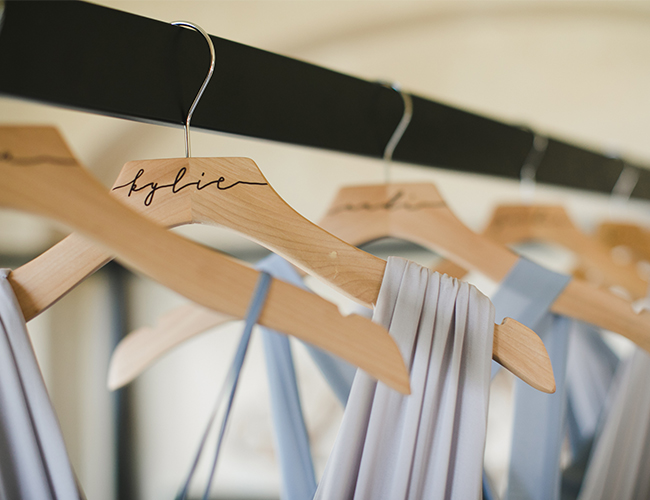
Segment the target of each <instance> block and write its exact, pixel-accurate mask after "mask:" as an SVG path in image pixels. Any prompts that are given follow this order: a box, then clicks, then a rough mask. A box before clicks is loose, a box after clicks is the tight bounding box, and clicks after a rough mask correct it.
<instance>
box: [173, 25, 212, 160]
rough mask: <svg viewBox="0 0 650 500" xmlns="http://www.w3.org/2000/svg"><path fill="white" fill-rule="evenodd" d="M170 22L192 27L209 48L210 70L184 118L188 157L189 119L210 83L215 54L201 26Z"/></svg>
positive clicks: (187, 156) (189, 152) (187, 155)
mask: <svg viewBox="0 0 650 500" xmlns="http://www.w3.org/2000/svg"><path fill="white" fill-rule="evenodd" d="M171 24H172V26H182V27H184V28H190V29H193V30H194V31H198V32H199V33H201V34H202V35H203V38H205V39H206V41H207V42H208V47H209V48H210V70H209V71H208V75H207V76H206V77H205V80H203V85H201V88H200V89H199V92H198V94H196V97H195V98H194V102H192V105H191V106H190V109H189V111H188V112H187V118H186V120H185V157H186V158H189V157H190V156H191V150H190V121H191V120H192V115H193V114H194V110H195V109H196V106H197V104H198V103H199V100H200V99H201V97H202V96H203V92H204V91H205V88H206V87H207V86H208V83H210V79H211V78H212V74H213V73H214V67H215V64H216V62H217V55H216V52H215V50H214V44H213V43H212V40H211V39H210V35H208V34H207V33H206V32H205V30H204V29H203V28H201V27H200V26H197V25H196V24H192V23H188V22H187V21H174V22H173V23H171Z"/></svg>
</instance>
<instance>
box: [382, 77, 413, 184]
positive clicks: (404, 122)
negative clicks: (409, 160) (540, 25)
mask: <svg viewBox="0 0 650 500" xmlns="http://www.w3.org/2000/svg"><path fill="white" fill-rule="evenodd" d="M382 85H384V86H385V87H389V88H391V89H393V90H394V91H395V92H398V93H399V95H400V96H402V100H403V101H404V114H403V115H402V119H401V120H400V122H399V123H398V124H397V128H395V131H394V132H393V135H392V136H391V138H390V139H389V141H388V143H387V144H386V149H384V176H385V178H386V184H388V183H389V181H390V175H389V173H390V162H391V161H392V160H393V153H394V152H395V148H396V147H397V145H398V144H399V141H400V140H401V139H402V136H403V135H404V132H406V129H407V128H408V126H409V123H411V118H412V117H413V100H412V99H411V96H410V94H407V93H405V92H402V91H401V89H400V86H399V84H398V83H392V84H391V83H382Z"/></svg>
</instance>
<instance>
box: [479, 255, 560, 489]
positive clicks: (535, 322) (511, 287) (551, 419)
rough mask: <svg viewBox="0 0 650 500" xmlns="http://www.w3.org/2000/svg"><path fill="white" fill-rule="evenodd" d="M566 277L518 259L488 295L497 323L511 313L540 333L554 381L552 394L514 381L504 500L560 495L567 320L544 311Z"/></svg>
mask: <svg viewBox="0 0 650 500" xmlns="http://www.w3.org/2000/svg"><path fill="white" fill-rule="evenodd" d="M569 280H570V278H569V277H568V276H565V275H562V274H559V273H555V272H553V271H549V270H548V269H546V268H544V267H542V266H539V265H537V264H535V263H533V262H531V261H529V260H527V259H524V258H520V259H519V261H518V262H517V264H516V265H515V266H514V267H513V268H512V269H511V271H510V272H509V273H508V276H506V278H505V279H504V280H503V282H502V283H501V285H500V287H499V290H498V291H497V293H496V294H495V295H494V297H493V298H492V301H493V303H494V307H495V310H496V318H497V321H501V320H503V318H505V317H511V318H513V319H516V320H517V321H519V322H521V323H523V324H524V325H526V326H527V327H529V328H532V329H533V330H535V331H536V332H537V333H538V334H539V335H540V337H541V338H542V340H543V341H544V345H545V346H546V350H547V351H548V354H549V357H550V359H551V364H552V366H553V373H554V375H555V383H556V391H555V393H554V394H544V393H542V392H540V391H537V390H535V389H533V388H532V387H530V386H529V385H527V384H525V383H524V382H522V381H521V380H519V379H517V380H515V410H514V422H513V436H512V448H511V455H510V456H511V458H510V467H509V471H508V487H507V490H506V498H507V499H508V500H556V499H559V496H560V484H561V482H560V480H561V471H560V452H561V447H562V441H563V439H564V428H565V427H564V426H565V419H566V384H565V376H566V366H567V350H568V344H569V330H570V326H571V320H569V319H566V318H563V317H560V316H556V315H554V314H550V313H548V310H549V308H550V306H551V304H552V303H553V302H554V301H555V299H556V297H557V296H558V295H559V294H560V293H561V292H562V290H563V289H564V287H565V286H566V284H567V283H568V282H569ZM497 366H498V365H497ZM487 496H489V497H491V498H494V493H493V492H488V495H487Z"/></svg>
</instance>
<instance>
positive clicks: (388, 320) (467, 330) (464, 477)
mask: <svg viewBox="0 0 650 500" xmlns="http://www.w3.org/2000/svg"><path fill="white" fill-rule="evenodd" d="M373 321H375V322H377V323H379V324H381V325H383V326H384V327H386V328H387V329H388V330H389V332H390V334H391V335H392V336H393V338H394V339H395V341H396V343H397V345H398V347H399V349H400V351H401V353H402V355H403V357H404V359H405V362H406V364H407V367H408V368H409V370H410V373H411V391H412V393H411V395H408V396H406V395H402V394H399V393H398V392H396V391H394V390H392V389H390V388H388V387H386V386H385V385H384V384H382V383H380V382H377V381H375V380H374V379H372V378H370V377H369V376H368V375H366V374H365V373H363V372H362V371H358V372H357V375H356V377H355V379H354V383H353V385H352V390H351V392H350V398H349V401H348V405H347V407H346V410H345V413H344V416H343V421H342V424H341V429H340V431H339V434H338V436H337V439H336V442H335V445H334V449H333V451H332V453H331V456H330V459H329V461H328V463H327V466H326V469H325V472H324V475H323V478H322V479H321V482H320V484H319V486H318V490H317V492H316V495H315V497H314V498H316V499H319V500H345V499H353V498H354V499H373V500H381V499H387V500H388V499H390V500H399V499H421V498H435V499H458V500H461V499H462V500H471V499H478V498H480V496H481V471H482V466H483V450H484V445H485V431H486V424H487V406H488V390H489V381H490V363H491V358H492V336H493V331H494V308H493V307H492V304H491V302H490V301H489V299H488V298H487V297H485V296H484V295H483V294H482V293H481V292H479V291H478V290H477V289H476V288H475V287H473V286H471V285H469V284H467V283H464V282H461V281H458V280H456V279H453V278H450V277H448V276H446V275H440V274H438V273H435V272H432V271H430V270H428V269H425V268H423V267H421V266H419V265H417V264H415V263H412V262H409V261H406V260H404V259H399V258H395V257H391V258H389V260H388V265H387V267H386V272H385V275H384V279H383V282H382V286H381V290H380V293H379V298H378V301H377V306H376V309H375V312H374V315H373Z"/></svg>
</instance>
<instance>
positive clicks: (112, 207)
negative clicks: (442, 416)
mask: <svg viewBox="0 0 650 500" xmlns="http://www.w3.org/2000/svg"><path fill="white" fill-rule="evenodd" d="M0 151H1V152H2V156H1V157H0V175H2V177H3V183H2V187H1V189H0V204H1V205H2V206H5V207H10V208H14V209H18V210H23V211H27V212H32V213H36V214H40V215H44V216H46V217H49V218H52V219H55V220H58V221H59V222H62V223H64V224H66V225H68V226H71V227H73V228H74V229H76V230H79V231H80V232H82V233H83V234H85V235H86V236H88V237H90V238H92V239H95V240H97V241H99V242H101V243H102V244H103V245H105V246H106V247H108V248H111V250H113V251H115V252H116V254H117V255H119V257H120V260H122V261H123V262H124V263H125V264H126V265H127V266H129V267H131V268H132V269H136V270H138V271H140V272H142V273H143V274H146V275H147V276H149V277H151V278H152V279H154V280H156V281H158V282H159V283H161V284H163V285H165V286H167V287H169V288H172V289H174V290H176V291H177V292H179V293H181V294H182V295H184V296H186V297H187V298H189V299H190V300H193V301H195V302H197V303H199V304H202V305H204V306H206V307H210V308H212V309H215V310H218V311H222V312H226V313H228V314H232V315H233V316H236V317H243V315H244V314H245V311H246V308H247V305H248V301H249V299H250V296H251V294H252V292H253V290H254V287H255V282H256V276H257V272H256V271H255V270H253V269H251V268H248V267H246V266H243V265H241V264H239V263H237V262H235V261H233V260H231V259H228V258H226V257H224V256H221V255H220V254H218V253H217V252H213V251H210V250H209V249H207V248H204V247H201V246H200V245H196V244H194V243H192V242H190V241H187V240H185V239H184V238H182V237H180V236H178V235H176V234H173V233H170V232H168V231H166V230H165V229H164V228H162V227H160V226H157V225H155V224H153V223H151V222H149V221H147V220H146V219H144V218H143V217H141V216H139V215H138V214H136V213H135V212H134V211H132V210H131V209H129V208H128V207H126V206H125V205H123V204H122V203H119V202H117V201H116V200H115V198H114V197H112V196H109V195H108V194H107V193H106V191H105V190H104V187H103V186H102V185H101V184H100V183H99V182H97V181H95V180H94V179H93V178H92V177H91V176H90V175H88V174H87V173H86V172H85V171H84V170H83V169H82V168H81V167H80V166H79V164H78V163H77V162H76V161H71V160H70V158H72V155H71V153H70V152H69V150H67V147H66V146H65V143H64V142H63V141H62V139H61V137H60V136H59V135H58V133H57V132H56V130H55V129H53V128H49V127H43V128H38V129H32V128H29V127H1V128H0ZM59 159H60V160H61V161H59ZM133 242H138V244H137V245H136V244H134V243H133ZM144 242H146V243H144ZM170 262H175V263H176V265H175V266H174V265H170ZM295 304H300V307H299V308H297V307H295ZM314 318H319V321H317V322H315V321H314ZM260 324H263V325H266V326H268V327H269V328H272V329H275V330H279V331H283V332H286V333H288V334H291V335H295V336H298V337H301V338H304V339H305V340H307V341H308V342H311V343H313V344H314V345H318V346H320V347H322V348H323V349H326V350H328V351H330V352H334V353H336V354H337V355H339V356H341V357H343V358H344V359H347V360H348V361H350V362H351V363H353V364H355V365H356V366H360V367H361V368H363V369H364V370H366V371H367V372H368V373H370V374H371V375H372V376H374V377H376V378H378V379H380V380H382V381H384V382H386V383H387V384H388V385H390V386H391V387H394V388H397V389H398V390H400V391H402V392H408V373H407V371H406V368H405V366H404V362H403V360H402V358H401V355H400V353H399V350H398V349H397V346H396V345H395V343H394V341H393V340H392V338H391V337H390V335H388V332H386V331H385V330H384V329H383V328H381V327H379V325H375V324H373V323H371V322H370V321H367V320H364V319H363V318H360V317H358V316H349V317H346V318H344V317H343V316H341V315H340V313H339V312H338V309H337V308H336V306H334V305H333V304H331V303H328V302H326V301H324V300H323V299H320V298H319V297H316V296H314V295H313V294H311V293H308V292H305V291H304V290H300V289H298V288H295V287H292V286H290V285H288V284H286V283H283V282H281V281H278V280H274V281H273V283H272V284H271V288H270V290H269V294H268V298H267V301H266V305H265V308H264V310H263V312H262V315H261V317H260ZM325 324H327V327H324V325H325Z"/></svg>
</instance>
